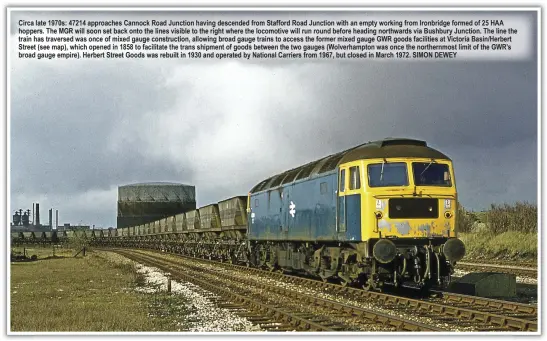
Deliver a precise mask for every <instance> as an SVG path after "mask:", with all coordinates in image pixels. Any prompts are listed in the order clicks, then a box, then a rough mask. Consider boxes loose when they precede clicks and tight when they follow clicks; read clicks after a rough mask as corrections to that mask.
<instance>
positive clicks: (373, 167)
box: [368, 161, 408, 187]
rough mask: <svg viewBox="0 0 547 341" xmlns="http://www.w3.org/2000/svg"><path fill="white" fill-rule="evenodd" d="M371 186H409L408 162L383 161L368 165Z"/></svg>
mask: <svg viewBox="0 0 547 341" xmlns="http://www.w3.org/2000/svg"><path fill="white" fill-rule="evenodd" d="M368 185H369V186H370V187H387V186H408V176H407V169H406V163H404V162H385V161H384V162H382V163H374V164H370V165H368Z"/></svg>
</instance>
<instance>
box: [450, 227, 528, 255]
mask: <svg viewBox="0 0 547 341" xmlns="http://www.w3.org/2000/svg"><path fill="white" fill-rule="evenodd" d="M458 236H459V238H461V240H462V241H463V242H464V244H465V248H466V256H465V258H464V260H526V261H534V260H536V259H537V252H538V251H537V248H538V236H537V233H523V232H515V231H509V232H504V233H500V234H494V233H492V232H489V231H486V232H480V233H460V234H459V235H458Z"/></svg>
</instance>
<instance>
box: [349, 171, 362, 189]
mask: <svg viewBox="0 0 547 341" xmlns="http://www.w3.org/2000/svg"><path fill="white" fill-rule="evenodd" d="M359 188H361V177H360V176H359V166H355V167H350V169H349V189H359Z"/></svg>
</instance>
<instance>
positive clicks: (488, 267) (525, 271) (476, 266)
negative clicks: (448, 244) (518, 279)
mask: <svg viewBox="0 0 547 341" xmlns="http://www.w3.org/2000/svg"><path fill="white" fill-rule="evenodd" d="M458 269H460V270H464V271H498V272H506V273H511V274H515V275H517V276H526V277H532V278H537V275H538V269H537V267H529V266H513V265H506V264H485V263H468V262H458Z"/></svg>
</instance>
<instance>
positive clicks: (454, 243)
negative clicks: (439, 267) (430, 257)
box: [442, 238, 465, 262]
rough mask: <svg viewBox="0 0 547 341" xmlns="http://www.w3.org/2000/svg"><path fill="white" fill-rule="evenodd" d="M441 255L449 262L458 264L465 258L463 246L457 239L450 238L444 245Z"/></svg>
mask: <svg viewBox="0 0 547 341" xmlns="http://www.w3.org/2000/svg"><path fill="white" fill-rule="evenodd" d="M442 253H443V254H444V256H445V257H446V259H447V260H448V261H450V262H458V261H460V260H461V259H462V258H463V256H465V245H464V244H463V242H462V241H461V240H459V239H458V238H450V239H448V240H447V241H446V243H444V245H443V248H442Z"/></svg>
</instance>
